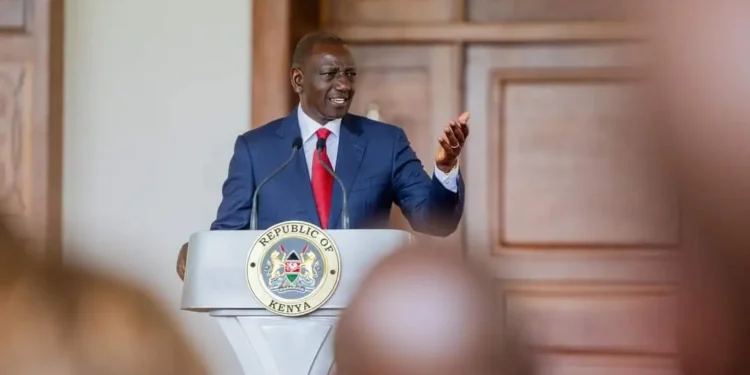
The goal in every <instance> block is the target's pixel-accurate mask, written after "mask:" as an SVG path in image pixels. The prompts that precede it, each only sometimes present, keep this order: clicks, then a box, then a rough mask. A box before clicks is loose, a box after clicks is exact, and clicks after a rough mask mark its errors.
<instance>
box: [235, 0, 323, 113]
mask: <svg viewBox="0 0 750 375" xmlns="http://www.w3.org/2000/svg"><path fill="white" fill-rule="evenodd" d="M317 6H318V3H317V1H314V0H256V1H253V22H252V26H253V30H252V43H253V46H252V50H253V53H252V58H253V64H252V101H253V102H252V104H251V106H252V111H251V112H252V114H251V115H252V119H251V123H250V125H249V127H250V128H253V127H258V126H263V125H265V124H266V123H268V122H270V121H272V120H274V119H277V118H279V117H283V116H286V115H288V114H289V112H290V111H291V110H292V108H294V106H295V105H297V103H298V102H299V99H298V97H297V95H296V94H295V93H294V91H293V90H292V86H291V84H290V82H289V69H290V67H291V63H292V53H293V52H294V48H295V46H296V45H297V42H298V41H299V39H300V38H302V36H304V35H305V34H307V33H308V32H311V31H314V30H318V29H319V27H318V26H319V25H318V23H319V18H320V14H319V13H318V12H317ZM271 88H272V89H271Z"/></svg>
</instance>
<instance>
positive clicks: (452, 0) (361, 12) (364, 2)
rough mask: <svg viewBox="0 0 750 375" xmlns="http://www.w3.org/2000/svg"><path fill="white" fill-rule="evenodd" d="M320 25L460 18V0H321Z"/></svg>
mask: <svg viewBox="0 0 750 375" xmlns="http://www.w3.org/2000/svg"><path fill="white" fill-rule="evenodd" d="M322 3H323V7H324V8H323V9H324V15H323V17H324V18H323V24H324V25H326V26H333V25H368V24H369V25H377V24H409V25H413V24H419V23H435V22H448V21H451V20H459V19H461V11H462V9H463V7H462V1H459V0H322Z"/></svg>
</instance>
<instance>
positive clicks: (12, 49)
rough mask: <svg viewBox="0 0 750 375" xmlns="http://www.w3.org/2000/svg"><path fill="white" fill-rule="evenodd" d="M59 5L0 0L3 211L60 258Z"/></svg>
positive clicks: (50, 0) (55, 0) (57, 1)
mask: <svg viewBox="0 0 750 375" xmlns="http://www.w3.org/2000/svg"><path fill="white" fill-rule="evenodd" d="M62 7H63V2H62V1H61V0H0V206H2V209H3V211H4V212H5V217H4V218H3V219H4V220H6V221H8V222H10V223H11V225H12V226H14V227H16V228H18V229H19V230H21V231H22V232H23V233H24V234H25V235H26V236H27V237H28V238H29V239H30V240H32V241H33V242H34V244H35V245H38V246H47V247H48V248H49V249H51V250H52V252H51V253H50V254H48V255H50V256H51V257H53V258H54V259H59V256H60V251H59V250H60V249H59V246H60V227H61V223H60V220H61V218H60V209H61V186H60V184H61V156H62V154H61V151H62V147H61V142H62V126H61V121H62V97H61V95H62V31H63V29H62V19H63V11H62Z"/></svg>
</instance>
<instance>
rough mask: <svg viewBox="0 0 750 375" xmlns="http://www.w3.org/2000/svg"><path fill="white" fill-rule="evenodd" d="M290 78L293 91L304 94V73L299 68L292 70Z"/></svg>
mask: <svg viewBox="0 0 750 375" xmlns="http://www.w3.org/2000/svg"><path fill="white" fill-rule="evenodd" d="M289 78H290V80H291V83H292V89H294V92H296V93H297V94H301V93H302V84H303V82H304V81H305V76H304V75H303V74H302V71H301V70H299V69H298V68H292V70H290V71H289Z"/></svg>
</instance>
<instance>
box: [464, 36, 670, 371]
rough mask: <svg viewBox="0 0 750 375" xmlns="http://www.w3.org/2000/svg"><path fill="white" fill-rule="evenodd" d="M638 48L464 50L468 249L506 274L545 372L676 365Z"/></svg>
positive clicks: (514, 314) (666, 231) (509, 300)
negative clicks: (468, 117) (470, 124)
mask: <svg viewBox="0 0 750 375" xmlns="http://www.w3.org/2000/svg"><path fill="white" fill-rule="evenodd" d="M641 58H642V54H641V49H640V46H639V45H637V44H633V43H607V44H573V43H571V44H560V45H554V44H519V45H495V46H490V45H483V46H471V47H469V49H468V52H467V67H466V99H465V100H466V105H467V107H468V108H469V110H470V111H471V113H472V116H473V120H474V122H475V123H479V124H486V126H484V127H483V126H476V127H474V133H473V134H472V136H473V137H474V139H475V140H476V139H479V140H481V141H479V142H475V143H472V147H471V148H468V149H467V151H468V152H467V155H466V159H467V161H466V164H467V165H469V166H470V167H469V168H468V169H467V176H466V179H467V187H468V195H467V213H466V217H465V218H464V220H465V222H466V227H465V228H466V229H465V230H466V236H465V238H466V239H467V242H468V244H467V250H468V254H469V257H470V258H471V259H472V260H474V261H478V262H482V263H484V264H486V265H488V266H489V267H490V268H491V269H492V270H493V271H494V273H495V276H496V277H497V278H498V279H502V280H503V282H504V283H506V287H505V292H504V293H503V294H502V296H503V300H504V302H505V306H506V310H507V315H508V317H509V319H510V320H509V321H510V322H512V323H518V324H520V325H521V327H522V328H523V331H525V332H526V333H527V334H528V338H529V339H530V341H531V343H532V344H533V345H534V347H535V349H536V353H537V355H538V356H539V357H540V358H543V360H541V362H540V366H539V372H540V373H543V374H554V375H557V374H560V375H573V374H576V375H581V374H585V375H598V374H602V375H605V374H606V375H611V374H621V375H630V374H633V375H635V374H639V375H640V374H653V375H668V374H669V375H673V374H674V375H676V373H677V372H678V367H677V365H676V363H675V361H674V360H673V359H672V356H673V355H674V351H675V345H674V341H673V340H674V339H675V337H674V334H673V333H674V327H673V326H672V325H671V324H672V321H671V319H672V317H673V316H674V306H673V302H674V296H673V291H672V288H671V287H669V286H664V285H671V283H672V282H673V281H674V280H675V279H676V278H677V276H678V273H677V272H676V269H675V265H676V264H675V262H674V260H675V256H676V254H675V252H674V250H673V249H672V247H671V246H672V245H674V243H675V242H676V237H677V232H678V230H679V227H678V224H679V217H678V212H677V209H676V206H675V204H674V203H673V202H672V201H671V200H670V199H668V198H671V197H672V196H671V195H670V194H668V191H666V189H663V186H662V185H661V184H659V180H658V179H656V178H651V177H652V175H653V174H657V175H658V174H659V169H658V168H656V167H655V166H651V167H644V165H643V164H642V162H645V161H646V160H647V159H645V158H644V157H645V156H646V155H647V154H648V153H649V152H650V150H651V148H650V145H649V143H648V142H647V140H648V139H649V137H648V132H647V131H646V127H647V126H649V125H650V124H649V119H647V118H643V117H639V116H635V114H637V113H638V111H637V109H638V106H639V102H638V101H637V100H636V99H634V97H636V96H638V93H639V86H638V81H637V80H636V78H637V75H636V74H635V73H633V70H632V69H630V68H631V67H635V66H637V65H639V63H640V62H641ZM652 167H653V169H650V168H652ZM644 168H645V169H644ZM662 189H663V190H662Z"/></svg>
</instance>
